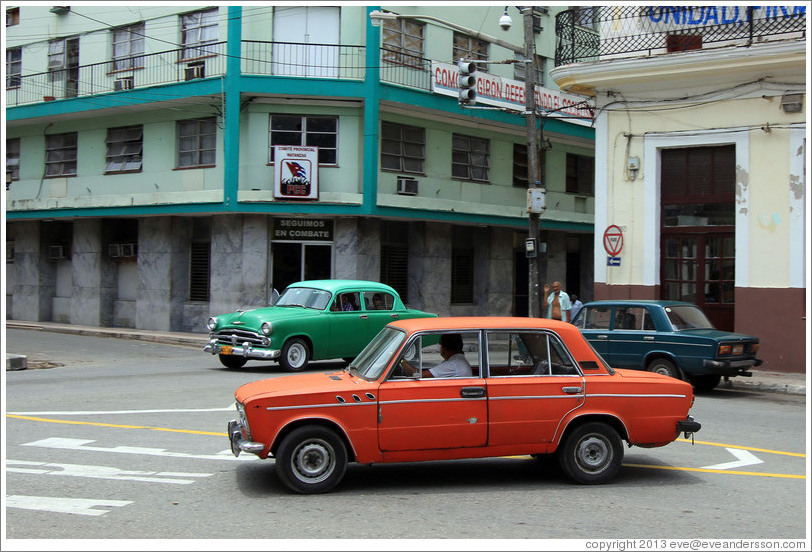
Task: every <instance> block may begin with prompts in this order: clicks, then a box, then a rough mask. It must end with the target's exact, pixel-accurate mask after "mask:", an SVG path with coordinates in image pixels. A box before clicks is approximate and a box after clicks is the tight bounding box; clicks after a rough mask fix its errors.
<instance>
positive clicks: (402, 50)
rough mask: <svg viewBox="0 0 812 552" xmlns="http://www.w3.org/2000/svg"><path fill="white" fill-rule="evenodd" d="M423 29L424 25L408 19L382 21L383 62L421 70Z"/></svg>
mask: <svg viewBox="0 0 812 552" xmlns="http://www.w3.org/2000/svg"><path fill="white" fill-rule="evenodd" d="M424 27H425V25H424V24H422V23H418V22H417V21H412V20H409V19H392V20H386V21H384V24H383V46H382V47H381V50H382V58H383V60H384V61H389V62H392V63H398V64H401V65H408V66H410V67H416V68H418V69H422V68H423V63H422V57H423V29H424Z"/></svg>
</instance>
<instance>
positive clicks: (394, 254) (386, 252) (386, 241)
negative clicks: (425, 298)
mask: <svg viewBox="0 0 812 552" xmlns="http://www.w3.org/2000/svg"><path fill="white" fill-rule="evenodd" d="M408 234H409V227H408V225H407V224H406V223H403V222H384V223H383V224H382V227H381V282H382V283H384V284H387V285H390V286H392V287H393V288H395V291H397V292H398V294H399V295H400V299H401V300H402V301H403V302H404V303H406V302H407V301H408V299H409V293H408V292H409V242H408Z"/></svg>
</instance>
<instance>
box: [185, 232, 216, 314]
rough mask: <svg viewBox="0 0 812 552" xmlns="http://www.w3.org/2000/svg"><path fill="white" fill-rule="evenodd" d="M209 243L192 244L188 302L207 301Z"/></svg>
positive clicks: (209, 267) (209, 276)
mask: <svg viewBox="0 0 812 552" xmlns="http://www.w3.org/2000/svg"><path fill="white" fill-rule="evenodd" d="M210 250H211V242H207V241H206V242H203V241H195V242H192V244H191V248H190V254H189V300H190V301H208V300H209V282H210V281H211V253H210Z"/></svg>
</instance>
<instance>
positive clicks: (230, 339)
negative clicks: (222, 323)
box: [211, 328, 269, 347]
mask: <svg viewBox="0 0 812 552" xmlns="http://www.w3.org/2000/svg"><path fill="white" fill-rule="evenodd" d="M211 337H212V338H214V339H216V340H217V342H218V343H220V344H221V345H233V346H239V345H242V344H243V343H245V342H246V341H247V342H248V343H250V344H251V345H256V346H260V347H267V346H268V341H269V340H268V338H267V337H265V336H263V335H260V334H258V333H257V332H249V331H246V330H237V329H230V328H225V329H222V330H220V331H217V332H214V333H212V334H211Z"/></svg>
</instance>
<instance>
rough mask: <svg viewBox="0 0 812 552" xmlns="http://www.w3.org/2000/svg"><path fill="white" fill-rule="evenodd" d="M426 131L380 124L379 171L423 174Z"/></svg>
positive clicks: (418, 128) (412, 127)
mask: <svg viewBox="0 0 812 552" xmlns="http://www.w3.org/2000/svg"><path fill="white" fill-rule="evenodd" d="M425 148H426V129H424V128H420V127H414V126H408V125H398V124H395V123H386V122H385V123H382V124H381V169H382V170H390V171H398V172H406V173H417V174H423V173H424V168H423V164H424V163H425V160H426V152H425Z"/></svg>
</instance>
